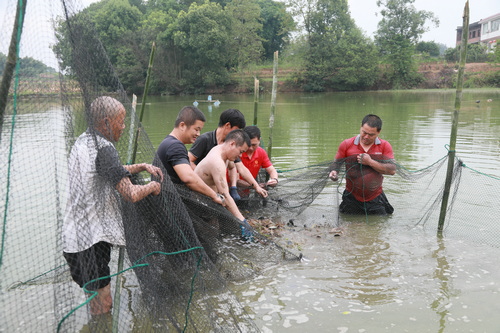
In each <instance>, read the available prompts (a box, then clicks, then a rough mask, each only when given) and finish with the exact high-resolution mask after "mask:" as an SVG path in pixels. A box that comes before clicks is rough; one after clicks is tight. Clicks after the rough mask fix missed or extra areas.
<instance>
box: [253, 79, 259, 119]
mask: <svg viewBox="0 0 500 333" xmlns="http://www.w3.org/2000/svg"><path fill="white" fill-rule="evenodd" d="M258 110H259V79H257V78H256V77H254V79H253V124H254V125H255V126H257V111H258Z"/></svg>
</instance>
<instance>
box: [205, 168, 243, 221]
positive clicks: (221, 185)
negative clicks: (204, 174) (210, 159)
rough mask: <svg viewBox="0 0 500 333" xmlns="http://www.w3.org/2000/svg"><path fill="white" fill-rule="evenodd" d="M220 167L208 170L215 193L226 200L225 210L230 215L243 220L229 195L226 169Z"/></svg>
mask: <svg viewBox="0 0 500 333" xmlns="http://www.w3.org/2000/svg"><path fill="white" fill-rule="evenodd" d="M222 166H223V168H221V167H213V168H211V169H210V173H211V177H212V179H213V181H214V184H215V186H216V187H217V192H219V193H221V194H222V195H224V197H225V198H226V208H227V209H228V210H229V211H230V212H231V214H233V215H234V216H235V217H236V218H237V219H239V220H244V219H245V217H244V216H243V215H242V214H241V212H240V210H239V209H238V206H236V203H235V202H234V199H233V198H232V197H231V195H230V194H229V188H228V186H227V181H226V167H225V165H224V164H222Z"/></svg>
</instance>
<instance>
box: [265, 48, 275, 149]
mask: <svg viewBox="0 0 500 333" xmlns="http://www.w3.org/2000/svg"><path fill="white" fill-rule="evenodd" d="M277 90H278V51H276V52H274V64H273V88H272V94H271V115H270V116H269V144H268V146H267V155H268V156H269V158H271V155H272V150H273V127H274V113H275V110H276V92H277Z"/></svg>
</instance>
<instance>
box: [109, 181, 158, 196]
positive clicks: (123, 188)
mask: <svg viewBox="0 0 500 333" xmlns="http://www.w3.org/2000/svg"><path fill="white" fill-rule="evenodd" d="M116 190H117V191H118V192H119V193H120V194H121V195H122V196H123V198H124V199H125V200H126V201H129V202H137V201H140V200H142V199H144V198H145V197H147V196H148V195H150V194H153V195H158V194H160V191H161V185H160V183H158V182H150V183H149V184H146V185H134V184H132V182H131V181H130V178H129V177H123V178H122V179H121V180H120V181H119V182H118V184H116Z"/></svg>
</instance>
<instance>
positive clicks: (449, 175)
mask: <svg viewBox="0 0 500 333" xmlns="http://www.w3.org/2000/svg"><path fill="white" fill-rule="evenodd" d="M468 38H469V1H467V2H466V3H465V7H464V14H463V28H462V42H461V43H460V65H459V68H458V76H457V91H456V96H455V111H454V112H453V122H452V126H451V134H450V149H449V151H448V169H447V172H446V180H445V184H444V191H443V200H442V202H441V210H440V213H439V222H438V235H439V236H441V235H442V233H443V227H444V221H445V219H446V211H447V208H448V199H449V197H450V188H451V183H452V182H453V169H454V168H453V166H454V164H455V147H456V141H457V132H458V115H459V113H460V107H461V104H462V87H463V81H464V70H465V60H466V58H467V42H468Z"/></svg>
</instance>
